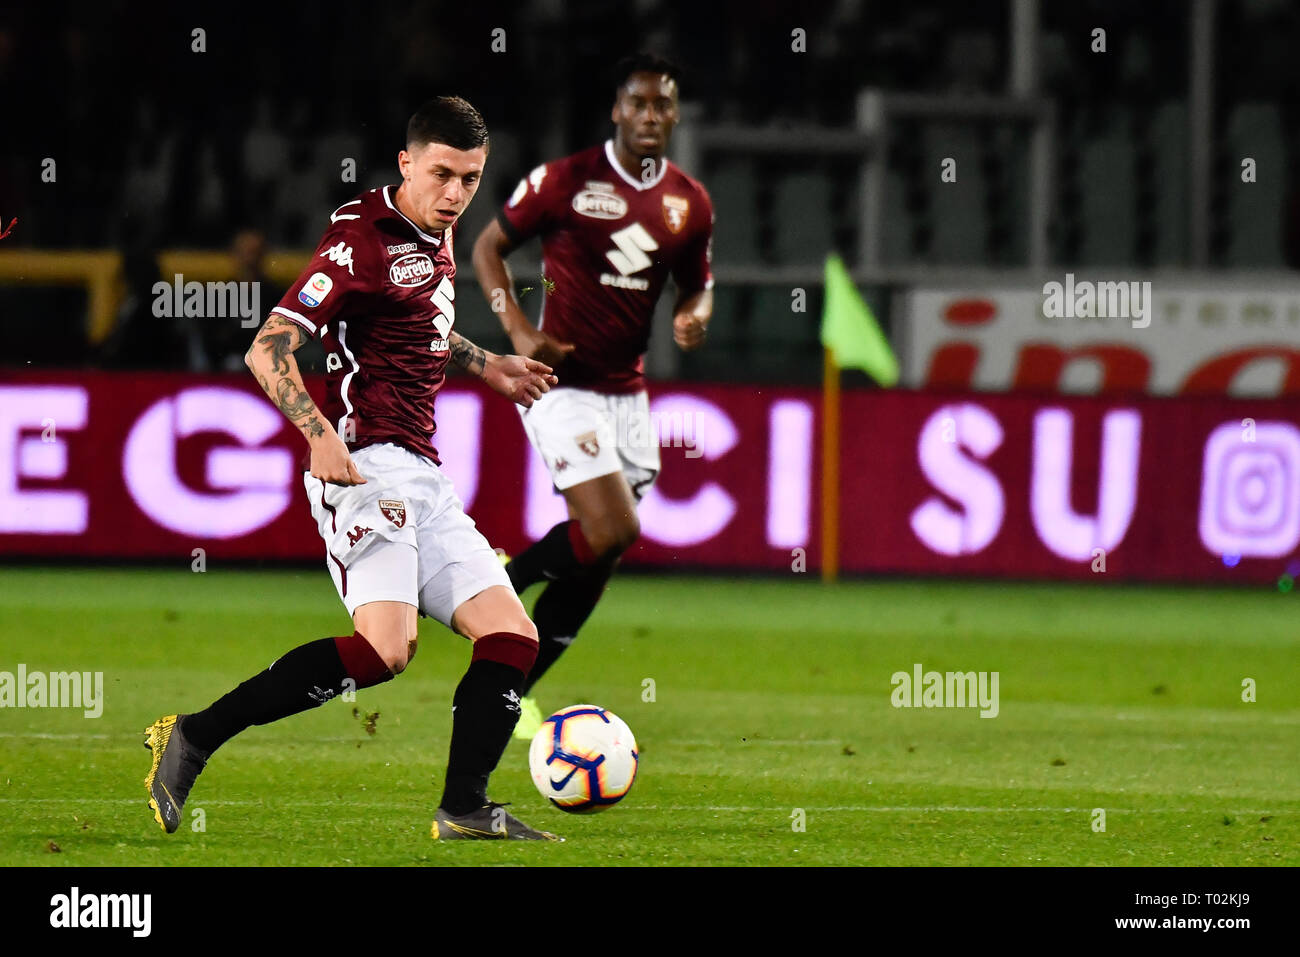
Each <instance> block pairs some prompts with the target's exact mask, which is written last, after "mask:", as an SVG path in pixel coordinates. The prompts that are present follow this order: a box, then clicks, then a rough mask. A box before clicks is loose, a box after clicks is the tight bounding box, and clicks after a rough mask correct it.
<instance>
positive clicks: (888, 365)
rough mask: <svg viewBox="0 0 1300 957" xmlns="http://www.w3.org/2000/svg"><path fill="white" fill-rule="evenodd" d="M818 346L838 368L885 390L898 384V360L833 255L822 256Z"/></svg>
mask: <svg viewBox="0 0 1300 957" xmlns="http://www.w3.org/2000/svg"><path fill="white" fill-rule="evenodd" d="M822 345H823V346H824V347H825V348H826V349H828V350H830V352H831V355H832V357H833V358H834V360H835V365H836V366H838V367H839V368H841V369H861V370H862V371H863V372H865V373H867V374H868V375H869V376H871V377H872V378H873V379H875V380H876V381H877V382H879V383H880V384H881V385H882V386H885V387H886V388H888V387H890V386H894V385H897V384H898V360H897V359H896V358H895V357H894V353H893V350H892V349H890V348H889V340H887V339H886V338H885V334H884V333H883V332H881V331H880V324H879V323H877V322H876V317H875V316H874V315H872V313H871V308H870V307H869V306H868V305H867V304H866V302H865V300H863V298H862V295H861V294H860V293H859V292H858V290H857V288H856V287H855V286H854V285H853V280H852V278H851V277H850V276H849V272H848V270H847V269H845V268H844V261H843V260H842V259H840V257H839V256H837V255H835V254H834V253H832V254H831V255H829V256H827V257H826V299H825V304H824V305H823V306H822Z"/></svg>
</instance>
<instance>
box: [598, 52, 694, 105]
mask: <svg viewBox="0 0 1300 957" xmlns="http://www.w3.org/2000/svg"><path fill="white" fill-rule="evenodd" d="M633 73H657V74H659V75H661V76H662V75H665V74H666V75H667V76H668V78H669V79H670V80H672V81H673V82H674V83H676V84H677V85H678V87H680V86H681V85H682V80H681V75H682V70H681V67H679V66H678V65H677V64H676V63H673V62H672V61H671V60H665V59H664V58H663V57H661V56H656V55H655V54H653V53H633V54H632V55H631V56H625V57H623V59H621V60H619V61H618V63H616V64H615V65H614V98H615V99H617V98H618V95H619V94H620V93H621V92H622V91H623V87H624V85H625V84H626V83H627V81H628V78H629V77H631V76H632V74H633Z"/></svg>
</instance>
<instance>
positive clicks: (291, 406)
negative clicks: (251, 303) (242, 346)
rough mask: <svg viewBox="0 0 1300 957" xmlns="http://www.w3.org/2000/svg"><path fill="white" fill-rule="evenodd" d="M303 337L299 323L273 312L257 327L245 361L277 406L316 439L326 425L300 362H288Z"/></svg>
mask: <svg viewBox="0 0 1300 957" xmlns="http://www.w3.org/2000/svg"><path fill="white" fill-rule="evenodd" d="M304 341H305V334H304V333H303V331H302V329H301V328H300V327H299V326H297V325H296V324H295V323H292V322H290V321H289V320H287V319H284V318H281V317H280V316H271V317H270V318H269V319H267V320H266V322H264V323H263V324H262V328H261V329H260V330H259V331H258V334H257V338H256V339H255V340H254V341H253V345H252V347H251V348H249V350H248V355H247V356H245V362H246V363H247V364H248V367H249V368H250V369H252V370H253V373H254V375H256V376H257V384H258V385H260V386H261V387H262V391H263V392H265V393H266V395H267V398H269V399H270V400H271V401H272V402H274V403H275V407H276V408H277V409H279V410H280V411H281V412H283V413H284V414H285V416H286V417H287V418H288V419H289V421H290V422H292V423H293V424H294V425H296V426H297V427H298V429H299V431H301V432H302V434H303V435H305V436H306V437H307V438H309V439H314V438H316V437H317V436H320V435H324V434H325V426H323V425H321V420H320V413H319V411H318V410H317V408H316V403H315V402H313V401H312V398H311V396H310V395H308V393H307V390H306V389H305V388H303V386H302V379H301V377H300V376H299V374H298V369H297V363H296V362H295V363H293V364H292V365H291V364H290V362H289V357H290V356H291V355H292V354H293V352H294V350H295V349H297V348H298V347H299V346H301V345H302V344H303V342H304ZM268 360H269V365H270V367H269V368H267V366H266V363H267V361H268Z"/></svg>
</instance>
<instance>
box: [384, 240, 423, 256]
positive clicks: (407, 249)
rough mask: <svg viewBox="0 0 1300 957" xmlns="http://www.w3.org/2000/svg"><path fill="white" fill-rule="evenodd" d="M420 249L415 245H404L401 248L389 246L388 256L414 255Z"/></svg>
mask: <svg viewBox="0 0 1300 957" xmlns="http://www.w3.org/2000/svg"><path fill="white" fill-rule="evenodd" d="M417 248H419V247H417V246H416V245H415V243H402V244H401V245H400V246H389V247H388V255H390V256H400V255H401V254H402V253H413V252H415V250H416V249H417Z"/></svg>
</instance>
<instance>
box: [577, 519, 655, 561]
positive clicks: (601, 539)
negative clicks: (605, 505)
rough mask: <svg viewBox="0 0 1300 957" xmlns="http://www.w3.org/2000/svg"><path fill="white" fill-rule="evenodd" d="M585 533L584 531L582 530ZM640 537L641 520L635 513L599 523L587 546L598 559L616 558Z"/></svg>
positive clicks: (592, 532) (593, 530)
mask: <svg viewBox="0 0 1300 957" xmlns="http://www.w3.org/2000/svg"><path fill="white" fill-rule="evenodd" d="M584 532H585V530H584ZM640 537H641V520H640V519H638V518H637V515H636V512H632V513H631V514H628V515H619V516H614V517H611V518H609V519H608V520H607V521H604V522H600V523H599V524H597V525H596V527H595V528H593V529H592V530H591V534H590V537H589V538H588V541H587V544H589V545H590V546H591V550H592V552H593V553H594V554H595V555H596V556H597V557H598V558H600V559H610V558H617V557H618V556H619V555H622V554H623V553H624V552H625V551H627V550H628V549H629V548H631V547H632V546H633V545H635V544H636V540H637V539H638V538H640Z"/></svg>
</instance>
